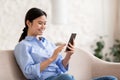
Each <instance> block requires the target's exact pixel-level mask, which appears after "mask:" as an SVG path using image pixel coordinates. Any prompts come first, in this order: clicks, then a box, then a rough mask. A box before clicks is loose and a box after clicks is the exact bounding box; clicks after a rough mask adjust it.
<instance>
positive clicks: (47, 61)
mask: <svg viewBox="0 0 120 80" xmlns="http://www.w3.org/2000/svg"><path fill="white" fill-rule="evenodd" d="M64 46H65V44H63V45H61V46H59V47H57V48H56V49H55V51H54V53H53V55H52V56H51V57H50V58H49V59H47V60H45V61H43V62H41V64H40V71H43V70H44V69H46V68H47V67H48V66H49V64H50V63H52V62H53V61H54V60H56V58H57V57H58V55H59V53H60V52H61V50H62V49H63V48H64Z"/></svg>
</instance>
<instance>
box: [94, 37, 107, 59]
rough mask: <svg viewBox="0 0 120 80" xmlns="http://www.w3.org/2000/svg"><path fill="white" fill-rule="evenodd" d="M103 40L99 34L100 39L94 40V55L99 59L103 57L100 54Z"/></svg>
mask: <svg viewBox="0 0 120 80" xmlns="http://www.w3.org/2000/svg"><path fill="white" fill-rule="evenodd" d="M104 45H105V43H104V41H103V39H102V37H101V36H100V40H99V41H97V42H96V48H95V49H94V52H95V53H94V55H95V56H96V57H98V58H100V59H102V58H103V55H102V50H103V48H104Z"/></svg>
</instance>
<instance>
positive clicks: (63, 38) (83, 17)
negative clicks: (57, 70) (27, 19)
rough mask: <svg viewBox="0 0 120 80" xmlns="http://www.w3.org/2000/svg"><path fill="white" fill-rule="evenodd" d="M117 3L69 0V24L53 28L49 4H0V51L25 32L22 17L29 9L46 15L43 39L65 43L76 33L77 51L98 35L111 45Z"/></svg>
mask: <svg viewBox="0 0 120 80" xmlns="http://www.w3.org/2000/svg"><path fill="white" fill-rule="evenodd" d="M116 1H117V0H75V1H74V0H69V1H68V2H67V3H66V4H67V8H68V9H67V12H68V13H67V18H68V24H61V25H58V24H52V17H53V15H52V2H51V0H0V6H1V7H0V11H1V12H0V50H3V49H14V47H15V45H16V44H17V42H18V39H19V37H20V35H21V33H22V29H23V28H24V16H25V13H26V11H27V10H28V9H29V8H31V7H39V8H41V9H43V10H44V11H46V12H47V14H48V26H47V29H46V31H45V34H44V35H45V36H46V37H47V38H48V39H49V40H51V41H53V42H55V43H56V42H67V41H68V39H69V36H70V33H71V32H77V34H78V35H77V38H76V47H82V48H86V49H88V50H90V49H89V46H90V45H91V44H93V42H94V40H95V39H96V38H98V36H99V35H107V36H108V38H107V40H106V42H108V43H109V44H107V45H108V46H109V45H111V44H110V43H112V41H113V38H114V27H115V26H116V23H115V22H116V7H115V5H116V4H117V3H116Z"/></svg>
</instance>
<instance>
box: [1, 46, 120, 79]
mask: <svg viewBox="0 0 120 80" xmlns="http://www.w3.org/2000/svg"><path fill="white" fill-rule="evenodd" d="M68 73H70V74H72V75H74V77H75V78H76V80H90V79H91V78H93V77H99V76H105V75H113V76H116V77H118V78H119V79H120V63H112V62H106V61H103V60H100V59H98V58H97V57H95V56H94V55H93V54H92V53H90V52H88V51H86V50H83V49H78V48H76V49H75V54H74V55H73V56H72V58H71V60H70V68H69V71H68ZM0 80H26V78H25V77H24V75H23V74H22V72H21V70H20V69H19V67H18V65H17V63H16V60H15V57H14V54H13V50H0Z"/></svg>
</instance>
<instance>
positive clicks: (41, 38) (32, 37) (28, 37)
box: [25, 36, 45, 42]
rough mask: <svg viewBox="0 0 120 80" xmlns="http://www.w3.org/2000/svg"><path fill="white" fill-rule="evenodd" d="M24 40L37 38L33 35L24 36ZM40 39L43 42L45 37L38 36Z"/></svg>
mask: <svg viewBox="0 0 120 80" xmlns="http://www.w3.org/2000/svg"><path fill="white" fill-rule="evenodd" d="M25 40H27V41H32V40H38V39H37V38H36V37H34V36H26V37H25ZM40 41H42V42H44V41H45V38H44V37H40Z"/></svg>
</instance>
